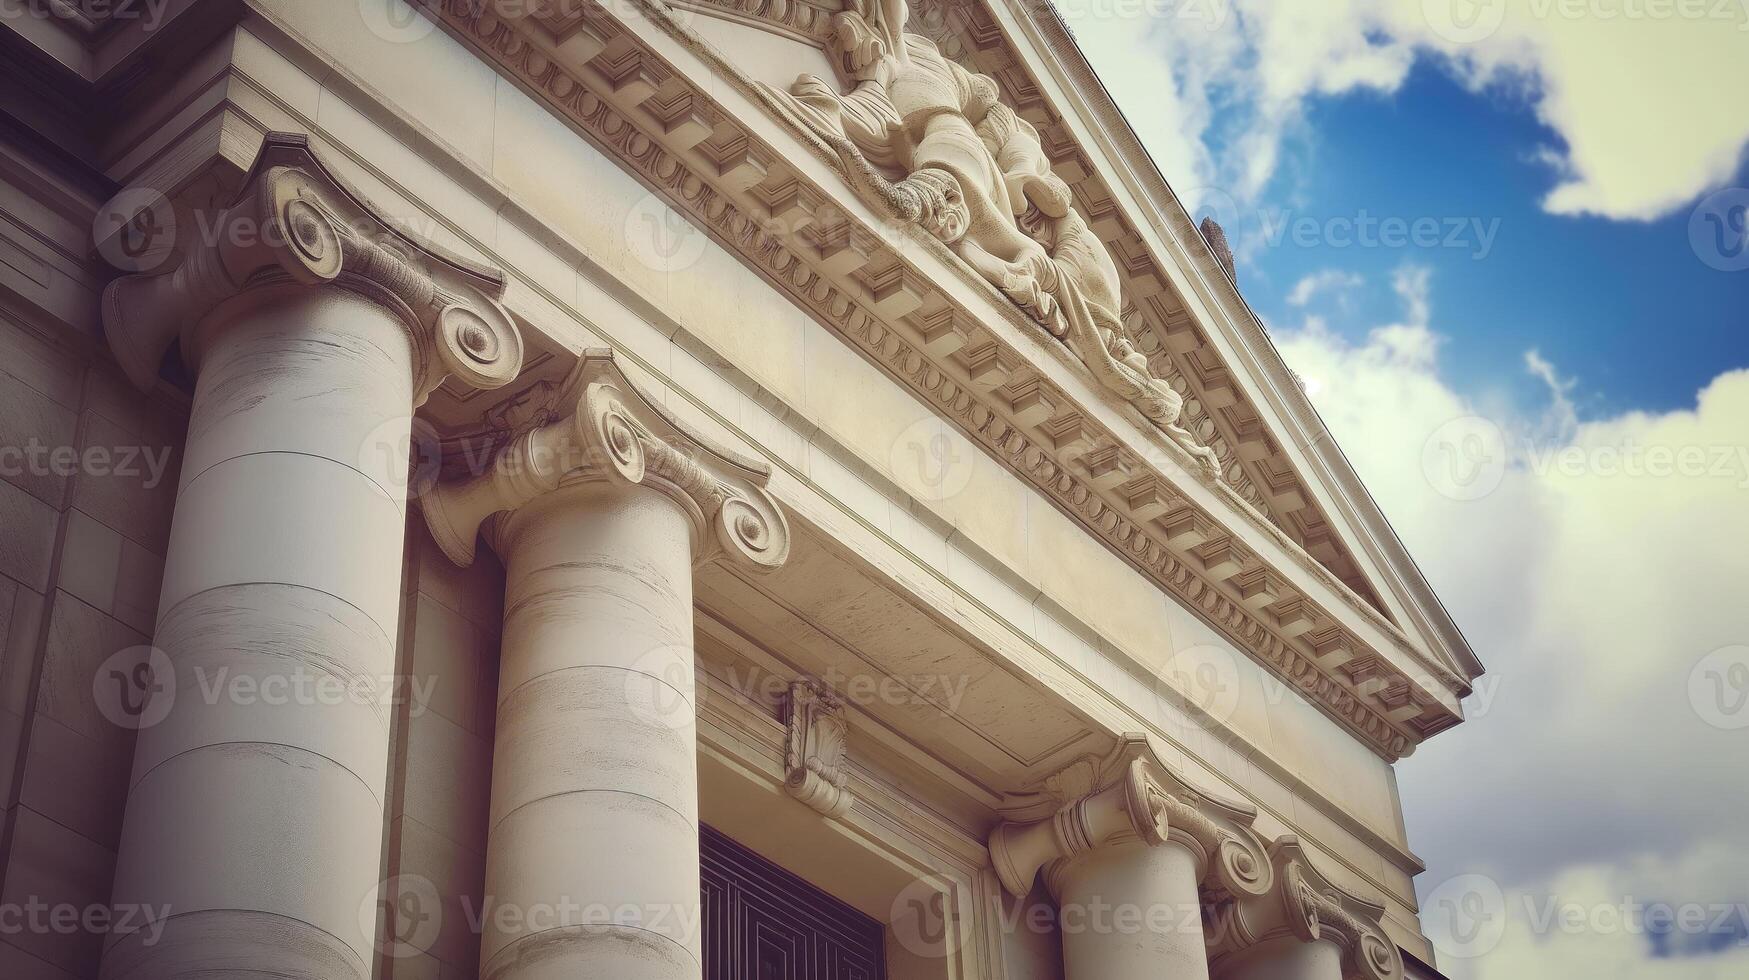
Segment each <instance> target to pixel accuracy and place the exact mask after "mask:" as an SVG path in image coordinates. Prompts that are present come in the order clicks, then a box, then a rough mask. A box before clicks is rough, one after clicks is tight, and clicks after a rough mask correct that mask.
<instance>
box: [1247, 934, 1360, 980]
mask: <svg viewBox="0 0 1749 980" xmlns="http://www.w3.org/2000/svg"><path fill="white" fill-rule="evenodd" d="M1221 977H1222V978H1223V980H1343V972H1342V947H1340V946H1338V945H1336V943H1334V942H1332V941H1330V940H1327V939H1315V940H1313V941H1311V942H1307V941H1305V940H1303V939H1300V938H1299V937H1298V936H1278V937H1276V938H1274V939H1266V940H1264V941H1263V942H1261V943H1258V944H1257V945H1255V946H1253V947H1251V948H1250V949H1247V950H1244V951H1243V952H1240V953H1235V954H1233V956H1232V958H1231V960H1229V961H1228V962H1227V963H1225V964H1223V968H1222V971H1221Z"/></svg>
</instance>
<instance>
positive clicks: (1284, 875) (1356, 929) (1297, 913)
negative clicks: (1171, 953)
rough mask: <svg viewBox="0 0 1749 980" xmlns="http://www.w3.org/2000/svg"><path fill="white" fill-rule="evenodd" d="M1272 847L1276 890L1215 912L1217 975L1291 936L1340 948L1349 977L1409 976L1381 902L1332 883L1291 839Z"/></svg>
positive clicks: (1384, 979)
mask: <svg viewBox="0 0 1749 980" xmlns="http://www.w3.org/2000/svg"><path fill="white" fill-rule="evenodd" d="M1268 850H1269V864H1270V867H1271V868H1272V869H1273V876H1272V878H1273V882H1272V887H1271V888H1270V889H1269V890H1268V891H1267V892H1265V893H1263V894H1261V895H1228V896H1225V897H1223V898H1222V899H1221V900H1220V901H1218V902H1216V903H1215V904H1214V906H1213V907H1212V909H1211V910H1210V913H1209V916H1208V920H1209V929H1208V933H1207V940H1208V945H1209V960H1210V964H1209V965H1210V966H1211V967H1212V968H1213V969H1214V970H1215V971H1216V972H1219V970H1220V969H1221V967H1222V964H1223V963H1224V962H1227V961H1230V960H1231V959H1233V958H1234V957H1236V956H1239V955H1240V954H1242V953H1244V951H1246V950H1249V949H1251V948H1253V947H1255V946H1257V945H1259V944H1261V943H1265V942H1269V941H1271V940H1276V939H1293V940H1295V941H1298V942H1318V941H1324V942H1329V943H1332V944H1334V945H1336V946H1337V947H1339V948H1340V949H1341V950H1342V973H1343V977H1344V980H1398V978H1400V977H1402V976H1403V959H1402V955H1401V954H1400V953H1399V952H1398V950H1397V946H1396V943H1394V942H1392V941H1391V939H1390V937H1389V936H1387V935H1385V932H1384V929H1383V927H1382V925H1381V923H1382V921H1383V916H1384V907H1383V906H1382V905H1379V904H1377V903H1376V902H1372V901H1369V900H1367V899H1364V898H1361V897H1359V896H1357V895H1354V894H1352V893H1350V892H1347V891H1344V890H1343V889H1340V888H1338V887H1336V886H1335V885H1334V884H1332V883H1331V882H1330V880H1329V879H1328V878H1326V877H1325V876H1324V875H1323V874H1322V873H1321V872H1319V871H1318V869H1317V867H1316V866H1314V865H1313V864H1312V861H1311V858H1310V856H1309V855H1307V854H1306V852H1305V849H1304V848H1302V847H1301V846H1300V842H1299V840H1298V839H1297V838H1295V837H1293V836H1291V835H1290V836H1284V837H1279V838H1277V839H1276V840H1275V841H1273V842H1271V843H1270V845H1269V849H1268Z"/></svg>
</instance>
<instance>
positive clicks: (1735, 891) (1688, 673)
mask: <svg viewBox="0 0 1749 980" xmlns="http://www.w3.org/2000/svg"><path fill="white" fill-rule="evenodd" d="M1058 5H1059V8H1060V9H1062V10H1063V12H1064V14H1065V17H1066V19H1068V20H1069V21H1070V23H1071V24H1072V26H1073V28H1074V30H1075V32H1076V35H1077V37H1078V39H1079V40H1080V42H1081V44H1082V45H1083V47H1084V48H1085V49H1086V51H1087V53H1088V55H1089V57H1090V59H1091V60H1092V61H1093V62H1094V64H1095V65H1096V66H1097V67H1098V68H1099V70H1100V73H1101V75H1102V77H1103V78H1104V79H1105V82H1106V84H1107V86H1108V87H1109V88H1110V89H1111V91H1112V94H1113V96H1114V98H1115V99H1116V100H1117V102H1118V103H1119V105H1120V106H1122V107H1123V108H1124V110H1125V112H1126V114H1127V115H1128V117H1129V119H1130V121H1131V123H1132V125H1133V126H1134V127H1135V128H1136V130H1137V132H1138V133H1139V134H1140V135H1141V137H1142V139H1143V141H1144V142H1145V143H1146V144H1147V146H1148V147H1149V149H1150V150H1151V151H1152V152H1153V154H1154V155H1155V157H1156V159H1157V160H1158V162H1159V165H1160V167H1161V170H1162V171H1163V172H1164V173H1165V175H1166V177H1167V179H1168V180H1169V181H1170V182H1171V183H1172V185H1173V187H1174V188H1175V189H1176V190H1177V191H1178V193H1179V195H1180V196H1181V197H1182V198H1184V199H1185V202H1186V204H1187V206H1189V207H1191V208H1192V209H1193V210H1194V211H1201V212H1204V213H1209V214H1213V215H1214V216H1215V217H1217V219H1218V220H1220V221H1221V222H1222V223H1223V225H1225V226H1226V227H1227V228H1228V231H1229V235H1230V237H1231V238H1232V239H1233V240H1234V244H1235V248H1236V251H1237V252H1238V253H1239V278H1240V284H1241V288H1242V289H1243V291H1244V292H1245V294H1246V296H1247V298H1248V299H1249V301H1250V302H1251V303H1252V305H1253V306H1254V307H1255V308H1256V309H1257V310H1258V312H1259V314H1260V315H1261V316H1262V317H1263V319H1264V320H1265V322H1266V323H1267V324H1268V325H1269V327H1270V329H1271V331H1272V334H1273V336H1274V337H1275V339H1276V342H1277V344H1278V346H1279V347H1280V348H1281V350H1282V353H1283V355H1284V356H1285V357H1286V359H1287V361H1288V363H1289V364H1290V365H1292V366H1293V367H1294V369H1295V370H1296V371H1297V372H1298V373H1299V374H1300V375H1301V376H1302V377H1303V379H1304V380H1305V381H1306V383H1307V386H1308V390H1309V391H1310V392H1311V394H1312V398H1313V401H1314V403H1315V404H1316V405H1317V407H1318V409H1319V411H1320V412H1321V413H1322V414H1323V416H1324V419H1325V421H1326V422H1327V424H1328V425H1329V427H1330V428H1331V430H1332V431H1333V432H1334V434H1335V435H1336V437H1337V440H1338V442H1339V443H1340V444H1341V446H1342V448H1343V449H1344V451H1345V452H1346V453H1347V454H1348V456H1349V458H1350V459H1351V460H1352V461H1353V463H1354V465H1355V467H1356V468H1357V469H1358V470H1359V472H1360V474H1361V475H1362V477H1363V478H1365V480H1366V481H1367V482H1368V484H1369V486H1370V487H1371V488H1372V491H1373V493H1374V495H1375V496H1376V497H1377V498H1378V500H1379V501H1380V503H1381V505H1382V506H1383V507H1384V509H1385V511H1386V513H1387V514H1388V515H1389V517H1390V518H1391V520H1392V522H1393V524H1394V526H1395V527H1396V529H1397V530H1398V532H1399V533H1400V534H1401V536H1402V537H1403V538H1404V540H1405V541H1406V542H1407V544H1408V545H1409V547H1410V550H1411V551H1412V552H1413V553H1414V554H1415V555H1416V557H1417V559H1418V560H1419V562H1420V563H1421V566H1422V568H1423V570H1424V571H1425V572H1426V573H1427V575H1428V577H1429V578H1430V579H1431V580H1432V581H1433V584H1434V586H1435V587H1436V588H1437V589H1438V591H1439V592H1440V595H1441V596H1442V598H1443V599H1444V600H1445V602H1446V604H1447V606H1448V607H1449V608H1450V609H1451V611H1452V613H1453V614H1454V616H1455V617H1456V618H1457V620H1458V622H1459V623H1460V625H1462V627H1463V628H1464V630H1465V632H1466V634H1467V635H1468V637H1469V638H1470V640H1471V642H1472V644H1473V645H1474V646H1475V648H1476V649H1477V651H1478V652H1479V653H1480V655H1481V656H1482V657H1483V659H1484V661H1485V662H1486V663H1487V664H1488V666H1489V669H1490V673H1489V675H1488V676H1487V677H1486V678H1484V679H1483V682H1482V684H1481V685H1480V686H1479V688H1478V691H1477V693H1476V695H1475V696H1474V697H1472V698H1471V699H1470V701H1469V702H1468V705H1467V709H1468V712H1469V716H1470V721H1469V723H1467V724H1465V725H1463V726H1461V727H1460V728H1458V729H1456V730H1455V731H1453V732H1451V733H1448V734H1445V735H1442V736H1440V737H1439V738H1437V739H1435V740H1433V741H1432V742H1431V743H1429V744H1428V745H1426V746H1424V747H1423V748H1422V749H1421V750H1420V751H1419V752H1418V753H1417V754H1416V755H1415V756H1413V757H1412V758H1411V759H1409V760H1407V761H1406V762H1404V763H1403V764H1402V765H1401V766H1400V767H1399V770H1400V780H1401V785H1402V792H1403V799H1404V806H1405V809H1406V811H1407V819H1408V822H1409V826H1410V829H1411V837H1412V842H1413V844H1414V846H1415V848H1416V850H1417V852H1418V853H1420V854H1421V855H1422V856H1423V857H1424V858H1425V859H1426V860H1427V862H1428V864H1429V871H1428V873H1427V874H1426V875H1424V876H1423V877H1422V879H1421V882H1420V887H1421V893H1422V898H1423V906H1424V913H1423V918H1424V921H1425V923H1426V926H1427V930H1428V933H1429V935H1430V936H1432V937H1434V938H1435V940H1436V943H1437V944H1438V945H1439V946H1440V947H1441V962H1440V965H1441V967H1442V969H1443V970H1444V971H1445V972H1446V973H1447V974H1448V975H1450V976H1452V977H1454V978H1459V980H1469V978H1482V980H1523V978H1538V980H1564V978H1583V980H1611V978H1630V977H1631V978H1636V980H1640V978H1651V980H1666V978H1668V980H1710V978H1719V980H1723V978H1726V977H1733V978H1741V977H1745V976H1749V705H1746V704H1745V702H1746V701H1749V596H1746V593H1749V554H1746V553H1745V546H1746V544H1749V268H1745V267H1749V249H1745V248H1744V234H1743V232H1744V229H1743V223H1744V222H1745V221H1749V218H1746V217H1745V212H1744V211H1743V210H1742V209H1743V208H1744V207H1745V206H1749V190H1744V188H1749V166H1746V162H1745V153H1744V150H1745V144H1746V142H1749V94H1746V93H1749V0H1583V2H1578V3H1575V2H1561V0H1492V2H1491V0H1316V2H1309V0H1308V2H1292V0H1058ZM1363 209H1364V212H1365V214H1366V215H1368V216H1370V217H1372V218H1373V219H1375V221H1376V220H1382V219H1385V218H1396V219H1400V220H1401V221H1402V222H1403V223H1404V225H1408V224H1409V223H1412V222H1414V221H1415V220H1417V219H1432V220H1433V221H1434V222H1436V223H1437V225H1438V228H1439V234H1438V239H1439V241H1438V242H1437V243H1434V242H1432V240H1431V239H1430V238H1424V239H1423V240H1422V241H1420V242H1416V241H1407V242H1404V241H1383V240H1380V239H1381V238H1382V237H1383V232H1384V226H1383V225H1375V226H1374V231H1373V235H1372V240H1370V241H1361V240H1359V239H1360V238H1362V237H1363V236H1362V235H1361V233H1360V219H1361V217H1362V213H1363ZM1398 227H1399V228H1401V227H1403V226H1398ZM1423 227H1424V228H1430V227H1432V226H1431V225H1426V224H1425V223H1424V225H1423ZM1624 903H1630V904H1629V905H1628V906H1627V908H1626V910H1625V914H1623V913H1624ZM1631 903H1640V904H1643V905H1659V904H1664V905H1668V906H1670V907H1671V908H1672V909H1675V910H1679V911H1682V912H1684V914H1687V915H1690V916H1692V917H1693V918H1692V919H1690V920H1689V921H1687V922H1677V923H1673V924H1671V925H1668V926H1664V927H1659V926H1658V924H1657V923H1655V922H1654V923H1652V925H1651V927H1648V926H1647V924H1646V922H1645V921H1644V920H1643V917H1641V916H1640V915H1638V914H1637V913H1636V912H1635V909H1634V906H1633V905H1632V904H1631Z"/></svg>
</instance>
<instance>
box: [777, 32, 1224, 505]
mask: <svg viewBox="0 0 1749 980" xmlns="http://www.w3.org/2000/svg"><path fill="white" fill-rule="evenodd" d="M907 16H908V4H907V0H848V7H847V9H846V10H844V11H842V12H840V13H839V14H837V15H836V16H835V17H834V18H833V27H834V43H835V49H836V50H835V51H834V54H835V55H836V57H837V66H838V69H839V72H840V74H841V75H842V76H843V79H844V81H845V83H846V84H849V85H850V86H851V88H850V91H849V92H847V93H846V92H842V91H841V89H840V86H839V85H837V84H834V83H832V82H828V81H826V80H824V79H821V78H817V77H815V76H812V75H803V76H802V77H800V78H799V79H797V80H796V82H795V84H794V85H793V86H791V89H790V91H789V92H788V93H781V92H774V95H776V96H777V97H778V98H779V99H780V101H782V102H783V103H784V104H786V105H788V106H789V107H790V108H791V109H793V110H794V112H795V114H796V115H797V116H798V117H799V118H800V119H801V120H802V121H803V122H804V123H805V124H806V125H807V126H808V127H809V128H810V129H811V130H813V131H814V132H815V133H816V134H817V135H818V136H820V138H822V139H823V140H825V141H826V142H827V143H828V144H829V145H831V146H833V147H834V148H835V149H836V150H837V152H838V155H839V157H840V158H841V160H842V161H843V163H844V166H845V169H846V170H847V172H848V173H849V174H850V176H851V180H852V182H853V183H854V184H855V185H856V187H857V189H858V191H859V192H860V193H862V194H863V195H864V196H866V197H869V198H872V199H874V200H876V201H877V202H881V203H884V204H885V205H887V206H888V207H890V208H891V209H892V210H893V211H894V212H896V213H897V214H898V215H899V216H900V218H902V219H904V220H909V221H914V222H917V223H918V224H920V225H922V226H923V227H924V228H925V229H927V230H928V231H929V232H930V233H931V234H933V235H934V236H935V237H936V238H938V239H940V240H941V241H942V242H944V243H945V244H947V245H948V246H949V247H951V248H952V249H953V250H954V252H955V254H957V255H959V257H960V258H961V259H963V260H964V261H965V262H966V263H967V264H969V265H970V266H972V268H974V269H976V270H977V271H978V273H979V274H980V275H982V276H983V277H984V278H985V279H987V280H988V281H989V282H991V283H992V284H993V285H995V286H996V287H997V288H999V289H1001V290H1002V291H1003V293H1004V294H1006V295H1007V296H1008V297H1009V298H1010V299H1011V300H1013V301H1014V302H1015V303H1017V304H1018V305H1019V306H1020V307H1021V308H1022V309H1024V310H1026V311H1027V312H1028V313H1030V314H1031V315H1032V317H1033V318H1034V319H1035V320H1037V321H1038V322H1039V323H1040V324H1042V325H1043V326H1045V327H1046V328H1047V329H1048V330H1050V332H1051V333H1052V334H1053V335H1054V336H1056V337H1058V338H1059V339H1061V340H1062V341H1064V342H1065V343H1066V344H1067V345H1068V346H1069V349H1070V350H1071V351H1073V352H1074V353H1075V354H1076V356H1078V357H1079V358H1080V359H1081V360H1082V361H1083V362H1084V363H1085V364H1086V365H1087V366H1088V368H1089V369H1090V370H1092V371H1093V373H1094V375H1095V377H1097V378H1098V379H1099V381H1100V383H1101V384H1103V385H1105V386H1106V387H1107V388H1109V389H1110V390H1112V391H1113V392H1115V393H1117V394H1118V395H1120V396H1121V397H1123V398H1125V399H1126V400H1128V401H1130V402H1131V403H1132V404H1134V405H1135V406H1136V407H1137V408H1138V409H1140V410H1141V412H1142V413H1143V414H1144V415H1146V416H1147V417H1148V418H1149V419H1150V420H1152V421H1153V422H1154V423H1155V424H1156V425H1157V426H1159V427H1160V428H1161V430H1162V431H1164V432H1166V433H1167V434H1168V435H1169V436H1170V437H1171V438H1172V439H1173V440H1174V441H1175V442H1177V443H1178V444H1179V445H1180V446H1182V447H1183V448H1184V449H1185V450H1187V451H1188V452H1190V453H1191V454H1192V455H1193V456H1195V457H1196V459H1197V460H1198V462H1199V463H1200V464H1201V465H1202V466H1204V467H1205V468H1206V469H1207V470H1208V471H1209V472H1210V473H1211V474H1214V475H1217V476H1218V474H1219V472H1220V463H1219V460H1218V458H1217V457H1216V456H1215V454H1214V453H1213V452H1212V451H1210V450H1209V449H1208V447H1206V446H1202V445H1200V444H1198V443H1197V441H1196V439H1195V437H1194V436H1193V435H1191V433H1190V432H1188V431H1186V430H1185V429H1184V428H1183V427H1182V426H1180V425H1179V424H1178V418H1179V414H1180V411H1181V410H1182V407H1183V399H1182V397H1181V396H1179V394H1178V393H1177V392H1175V391H1173V390H1172V388H1171V387H1170V386H1168V385H1167V384H1166V383H1165V382H1164V381H1162V380H1160V379H1159V378H1156V377H1153V376H1152V375H1151V374H1150V373H1149V371H1148V363H1147V358H1145V357H1143V356H1142V355H1141V354H1140V353H1139V352H1137V351H1136V350H1135V349H1134V348H1133V347H1132V346H1131V345H1130V341H1129V339H1128V337H1127V336H1126V335H1125V333H1124V329H1123V325H1122V321H1121V319H1120V318H1119V314H1118V311H1119V310H1120V309H1121V308H1122V307H1121V299H1120V296H1119V286H1118V274H1117V267H1116V266H1115V265H1114V264H1113V263H1112V260H1111V256H1110V254H1109V253H1108V252H1107V251H1106V249H1105V246H1104V245H1103V244H1102V243H1101V242H1100V241H1099V240H1098V239H1097V238H1096V237H1095V236H1094V235H1093V232H1092V229H1090V228H1089V227H1088V226H1087V222H1086V220H1085V219H1083V218H1082V217H1081V215H1080V213H1079V212H1077V211H1076V210H1075V209H1074V207H1073V205H1072V194H1071V192H1070V190H1069V187H1068V185H1067V184H1065V183H1064V182H1063V181H1062V180H1061V179H1060V178H1059V177H1057V175H1056V174H1054V173H1052V172H1051V168H1050V162H1049V160H1048V158H1047V157H1046V156H1045V153H1044V149H1043V147H1042V146H1041V145H1040V142H1039V137H1038V132H1037V131H1036V130H1035V129H1033V127H1032V125H1031V124H1030V123H1028V122H1027V121H1026V120H1024V119H1021V118H1020V117H1019V116H1017V115H1016V114H1015V113H1014V111H1013V110H1012V109H1010V108H1009V107H1008V106H1006V105H1004V104H1002V102H1001V101H1000V100H999V98H998V92H997V88H996V82H995V80H994V79H992V78H990V77H989V76H987V75H979V74H974V73H972V72H969V71H967V70H966V69H964V68H962V67H961V66H960V65H958V64H957V63H955V62H953V61H951V60H949V59H948V58H947V57H945V56H944V55H942V53H941V51H940V49H939V48H937V47H936V45H935V42H933V41H931V40H929V39H928V38H926V37H923V36H921V35H917V34H910V33H907V32H905V30H904V29H903V28H904V24H905V21H906V18H907ZM889 174H895V175H897V176H898V179H896V180H894V179H891V178H889V176H888V175H889Z"/></svg>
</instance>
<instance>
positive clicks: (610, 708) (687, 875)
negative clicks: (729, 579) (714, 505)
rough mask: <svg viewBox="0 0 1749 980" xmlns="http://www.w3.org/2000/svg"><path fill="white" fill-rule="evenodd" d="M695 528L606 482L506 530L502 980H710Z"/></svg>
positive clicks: (496, 766) (491, 931)
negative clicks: (705, 950) (702, 875)
mask: <svg viewBox="0 0 1749 980" xmlns="http://www.w3.org/2000/svg"><path fill="white" fill-rule="evenodd" d="M691 533H692V532H691V525H690V524H689V522H688V518H687V515H686V513H685V512H684V511H683V510H682V508H681V506H680V505H679V504H678V503H676V502H675V501H674V500H673V499H670V498H669V497H667V496H665V495H664V494H662V493H660V492H658V491H656V490H653V489H650V488H648V487H645V486H641V485H631V486H628V485H623V484H610V483H607V482H604V481H601V480H596V481H593V482H588V483H582V484H578V485H570V486H565V487H561V488H560V489H558V490H555V491H552V492H549V493H547V494H544V495H543V496H541V497H539V498H537V499H536V500H534V501H532V502H530V503H528V504H526V505H524V506H523V507H522V508H520V509H519V510H517V511H516V512H515V513H514V514H512V515H511V516H509V517H507V518H506V519H505V520H504V523H503V526H502V527H501V528H500V532H499V536H498V540H497V545H498V548H499V550H500V553H502V554H504V555H505V556H506V572H507V574H506V578H507V581H506V586H505V614H504V615H505V618H504V638H503V648H502V650H503V652H502V654H501V656H502V663H501V666H500V679H499V694H498V726H497V740H496V746H495V750H494V763H493V774H492V809H491V823H490V830H489V833H488V842H487V858H486V865H487V866H486V893H487V895H488V896H489V900H490V902H491V903H492V904H493V906H495V911H496V912H497V913H499V914H494V915H492V916H490V917H489V918H488V920H487V924H486V934H485V937H484V940H483V942H482V949H481V963H482V970H481V975H482V977H485V978H488V980H511V978H514V980H548V978H555V980H556V978H566V980H570V978H575V977H612V978H614V980H698V978H700V977H701V976H702V975H703V968H702V966H701V958H700V957H701V954H700V940H699V933H698V930H699V916H700V905H699V866H698V861H699V857H698V854H699V852H698V770H697V758H696V754H695V752H696V749H695V740H696V724H697V723H696V706H695V704H694V701H693V660H692V657H693V654H692V574H693V570H692V557H693V544H692V540H691Z"/></svg>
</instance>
